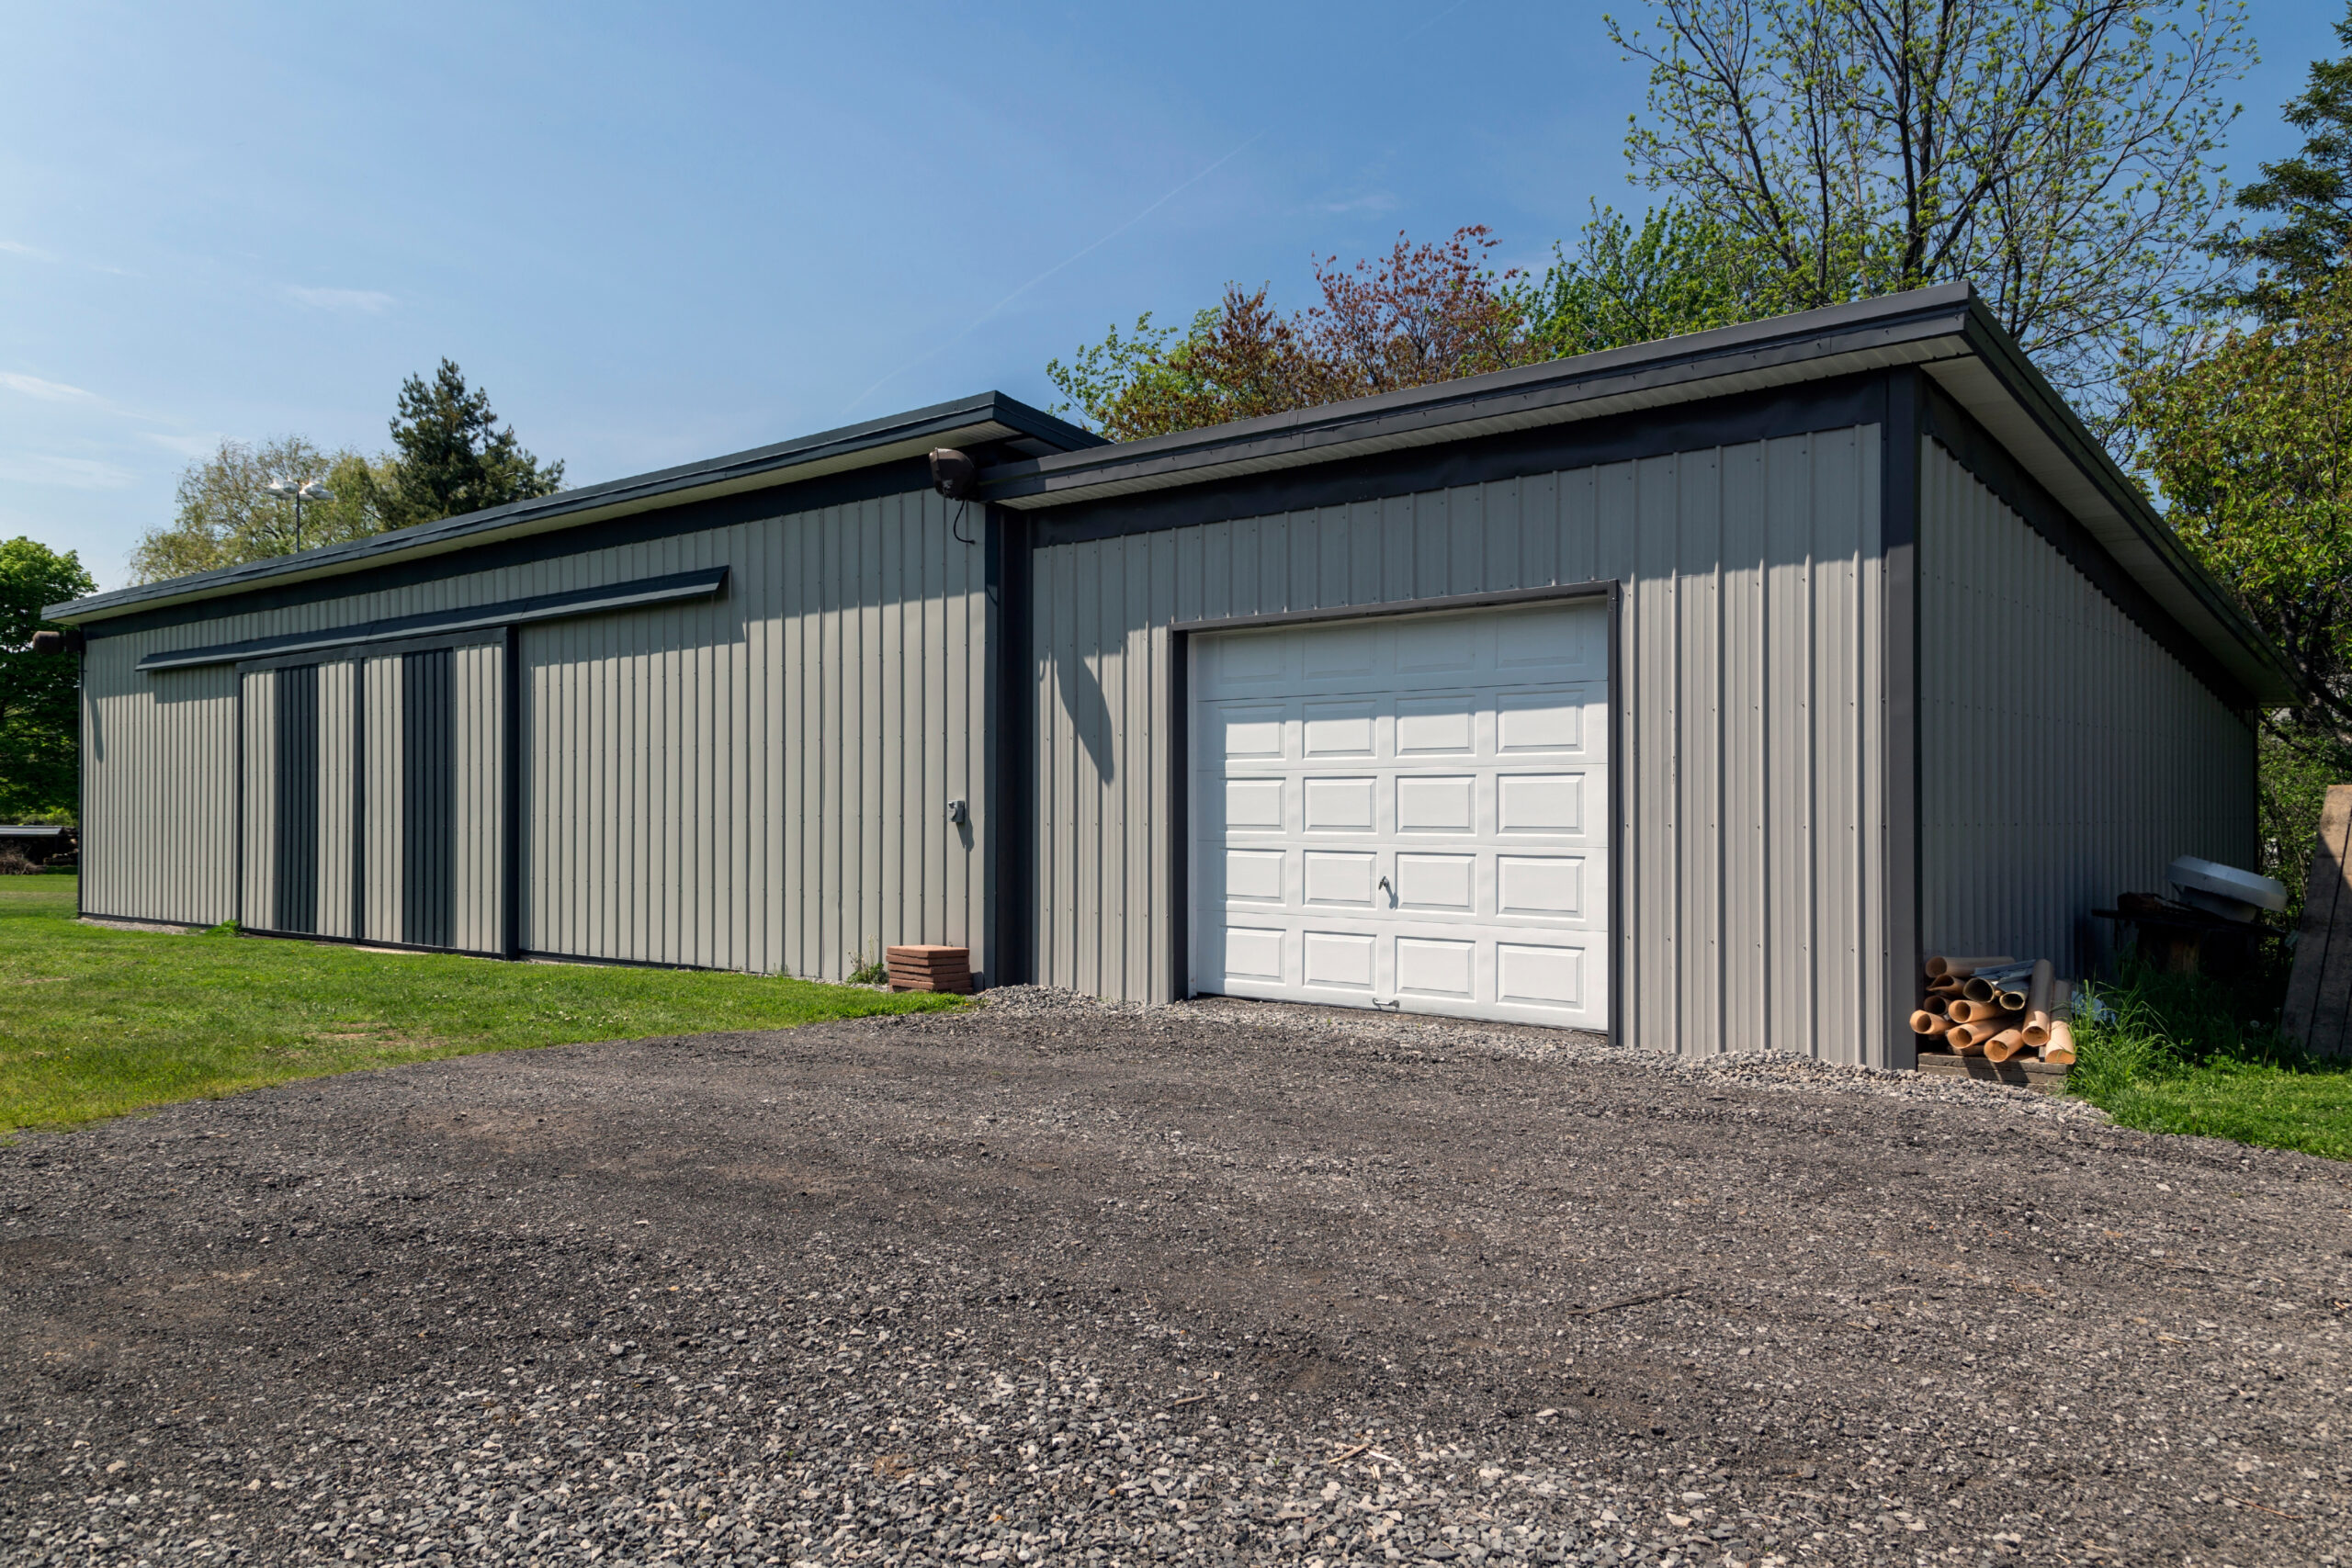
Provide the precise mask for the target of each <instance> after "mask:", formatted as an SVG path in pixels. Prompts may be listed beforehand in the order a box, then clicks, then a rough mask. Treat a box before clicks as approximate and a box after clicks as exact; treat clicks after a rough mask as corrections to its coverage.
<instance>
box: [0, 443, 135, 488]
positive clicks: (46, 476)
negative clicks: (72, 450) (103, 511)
mask: <svg viewBox="0 0 2352 1568" xmlns="http://www.w3.org/2000/svg"><path fill="white" fill-rule="evenodd" d="M131 478H132V476H131V475H130V473H128V472H127V471H125V470H123V469H121V468H116V467H115V466H114V465H113V464H112V463H102V462H99V461H98V460H97V459H96V458H95V457H54V456H52V455H51V454H49V453H46V452H0V479H10V480H13V481H15V482H16V483H17V484H27V485H53V486H56V487H57V488H59V489H61V490H120V489H121V488H122V487H123V486H125V485H127V484H129V483H130V481H131Z"/></svg>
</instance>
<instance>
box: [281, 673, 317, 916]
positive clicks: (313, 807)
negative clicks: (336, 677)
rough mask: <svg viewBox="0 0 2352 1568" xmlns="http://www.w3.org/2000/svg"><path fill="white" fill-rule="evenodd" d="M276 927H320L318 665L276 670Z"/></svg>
mask: <svg viewBox="0 0 2352 1568" xmlns="http://www.w3.org/2000/svg"><path fill="white" fill-rule="evenodd" d="M276 679H277V780H276V785H277V812H276V820H275V822H274V824H273V826H274V827H275V829H276V830H277V857H276V865H275V868H274V869H275V871H276V874H277V890H276V900H277V909H276V913H275V915H274V917H273V919H272V925H273V926H274V928H275V929H277V930H278V931H312V932H315V931H317V930H318V929H319V667H318V666H317V665H315V664H305V665H301V666H299V667H297V668H295V669H292V670H280V671H277V676H276Z"/></svg>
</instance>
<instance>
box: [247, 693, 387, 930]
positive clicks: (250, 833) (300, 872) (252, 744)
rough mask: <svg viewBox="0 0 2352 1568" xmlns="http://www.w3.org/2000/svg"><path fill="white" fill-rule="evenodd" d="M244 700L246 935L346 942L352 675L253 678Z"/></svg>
mask: <svg viewBox="0 0 2352 1568" xmlns="http://www.w3.org/2000/svg"><path fill="white" fill-rule="evenodd" d="M240 680H241V681H242V682H243V699H244V743H243V744H244V757H243V761H244V819H243V826H244V856H243V899H242V906H243V907H242V908H241V909H240V911H239V913H238V917H237V919H238V921H239V923H240V924H242V925H243V926H244V927H245V928H246V929H247V930H249V931H285V932H288V933H290V934H294V935H300V936H331V937H350V936H353V935H356V933H357V931H358V925H357V920H356V913H357V911H356V907H355V905H354V901H353V887H352V874H353V870H354V865H355V842H354V837H353V825H354V822H355V820H356V813H355V810H354V807H355V806H356V802H355V800H354V797H353V784H354V779H355V774H354V771H353V764H354V761H355V757H354V748H355V744H356V739H357V736H356V731H355V729H354V727H353V722H352V707H353V701H354V697H355V694H356V690H357V670H356V666H354V665H352V664H350V663H348V662H344V663H334V664H303V665H297V666H294V667H292V668H288V669H277V670H249V671H245V672H244V673H243V675H242V676H241V677H240Z"/></svg>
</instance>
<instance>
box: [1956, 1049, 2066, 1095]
mask: <svg viewBox="0 0 2352 1568" xmlns="http://www.w3.org/2000/svg"><path fill="white" fill-rule="evenodd" d="M2073 1066H2074V1064H2072V1063H2071V1062H2043V1061H2038V1060H2036V1061H2030V1060H2028V1059H2027V1058H2025V1057H2023V1056H2012V1057H2010V1058H2009V1059H2008V1060H2007V1061H2006V1062H1990V1061H1987V1060H1985V1058H1984V1057H1982V1056H1962V1055H1957V1054H1955V1053H1953V1052H1951V1051H1931V1050H1929V1049H1928V1048H1927V1047H1926V1046H1924V1045H1923V1046H1921V1047H1920V1048H1919V1070H1920V1071H1921V1072H1923V1073H1932V1074H1934V1075H1935V1076H1936V1077H1945V1078H1981V1079H1983V1080H1984V1081H1985V1082H1986V1083H2006V1084H2015V1085H2017V1086H2018V1088H2019V1089H2037V1090H2039V1091H2041V1093H2043V1094H2056V1093H2058V1092H2059V1091H2060V1090H2062V1089H2064V1088H2065V1087H2066V1075H2067V1073H2068V1072H2070V1071H2072V1070H2073Z"/></svg>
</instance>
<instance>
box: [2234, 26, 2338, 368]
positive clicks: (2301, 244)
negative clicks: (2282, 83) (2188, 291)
mask: <svg viewBox="0 0 2352 1568" xmlns="http://www.w3.org/2000/svg"><path fill="white" fill-rule="evenodd" d="M2335 37H2336V41H2337V42H2339V43H2341V44H2343V45H2344V46H2345V47H2346V49H2352V9H2348V10H2347V11H2346V17H2345V19H2344V20H2343V21H2340V22H2338V23H2336V24H2335ZM2286 114H2287V123H2288V124H2290V125H2291V126H2293V127H2294V128H2295V129H2296V130H2301V131H2302V132H2303V146H2302V151H2301V152H2298V153H2296V154H2295V156H2293V157H2291V158H2284V159H2281V160H2279V161H2278V163H2275V164H2263V165H2262V178H2260V179H2259V180H2256V182H2255V183H2254V184H2252V185H2250V186H2246V187H2245V189H2244V190H2242V191H2240V192H2238V195H2237V205H2238V209H2239V210H2241V211H2244V212H2249V213H2261V214H2264V215H2267V217H2268V218H2270V219H2271V220H2272V221H2271V222H2270V223H2269V224H2268V225H2267V227H2264V228H2261V229H2258V230H2256V231H2255V232H2253V233H2251V234H2248V233H2244V232H2233V233H2231V234H2230V235H2228V236H2227V237H2225V238H2223V239H2222V240H2221V241H2219V242H2217V243H2215V244H2214V246H2213V247H2212V248H2213V253H2214V254H2216V255H2218V256H2220V257H2221V258H2222V260H2224V261H2226V262H2228V263H2229V264H2230V265H2232V266H2233V267H2234V268H2236V269H2237V271H2236V272H2235V274H2234V275H2233V276H2232V278H2231V279H2230V281H2229V283H2228V284H2227V285H2226V286H2225V287H2223V288H2220V289H2217V290H2216V291H2215V292H2214V294H2213V295H2212V296H2211V300H2210V302H2211V303H2213V304H2216V305H2219V306H2220V307H2222V309H2224V310H2250V311H2252V312H2254V313H2255V314H2256V315H2257V316H2259V317H2261V318H2263V319H2264V320H2267V321H2278V320H2281V319H2283V318H2285V317H2287V316H2289V315H2291V314H2292V313H2293V312H2294V310H2295V308H2296V301H2297V299H2298V298H2299V297H2300V295H2301V292H2302V290H2303V289H2304V288H2307V287H2309V286H2310V285H2311V284H2312V282H2313V281H2315V280H2318V279H2322V278H2325V277H2327V276H2329V275H2331V274H2332V273H2333V272H2335V269H2336V268H2337V267H2338V266H2340V265H2342V264H2343V261H2344V257H2345V255H2346V252H2347V251H2352V57H2347V58H2345V59H2341V60H2319V61H2313V62H2312V71H2311V85H2309V86H2308V87H2306V88H2305V89H2304V91H2303V93H2302V96H2300V97H2298V98H2296V99H2295V100H2294V101H2293V102H2292V103H2290V104H2289V105H2288V106H2287V109H2286Z"/></svg>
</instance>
